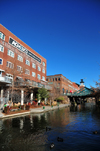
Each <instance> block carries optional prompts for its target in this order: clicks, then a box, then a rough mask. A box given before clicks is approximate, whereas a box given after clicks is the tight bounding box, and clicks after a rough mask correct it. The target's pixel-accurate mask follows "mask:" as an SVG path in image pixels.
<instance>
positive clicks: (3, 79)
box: [0, 76, 12, 84]
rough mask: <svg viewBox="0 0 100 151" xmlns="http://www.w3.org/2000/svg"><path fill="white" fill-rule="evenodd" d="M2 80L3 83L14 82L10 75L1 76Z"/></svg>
mask: <svg viewBox="0 0 100 151" xmlns="http://www.w3.org/2000/svg"><path fill="white" fill-rule="evenodd" d="M0 82H3V83H9V84H10V83H12V80H11V78H9V77H8V76H4V77H3V76H1V77H0Z"/></svg>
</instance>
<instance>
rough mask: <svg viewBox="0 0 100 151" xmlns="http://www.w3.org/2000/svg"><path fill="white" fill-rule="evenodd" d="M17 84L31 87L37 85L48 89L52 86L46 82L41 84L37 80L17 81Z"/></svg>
mask: <svg viewBox="0 0 100 151" xmlns="http://www.w3.org/2000/svg"><path fill="white" fill-rule="evenodd" d="M15 86H31V87H37V88H42V87H43V88H45V89H47V90H51V89H52V87H51V86H49V85H47V84H46V85H45V84H41V83H39V82H35V81H25V82H24V81H16V82H15Z"/></svg>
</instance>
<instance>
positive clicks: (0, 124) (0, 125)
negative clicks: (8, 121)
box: [0, 120, 3, 133]
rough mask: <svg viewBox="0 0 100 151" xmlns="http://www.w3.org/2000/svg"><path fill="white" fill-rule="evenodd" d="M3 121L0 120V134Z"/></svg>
mask: <svg viewBox="0 0 100 151" xmlns="http://www.w3.org/2000/svg"><path fill="white" fill-rule="evenodd" d="M2 127H3V121H2V120H0V133H2Z"/></svg>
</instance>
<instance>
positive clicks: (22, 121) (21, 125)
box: [20, 118, 24, 130]
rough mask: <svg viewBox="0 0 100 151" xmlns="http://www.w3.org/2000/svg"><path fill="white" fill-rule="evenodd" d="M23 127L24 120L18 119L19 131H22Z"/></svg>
mask: <svg viewBox="0 0 100 151" xmlns="http://www.w3.org/2000/svg"><path fill="white" fill-rule="evenodd" d="M23 127H24V119H23V118H20V130H22V129H23Z"/></svg>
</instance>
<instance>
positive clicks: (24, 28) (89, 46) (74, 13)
mask: <svg viewBox="0 0 100 151" xmlns="http://www.w3.org/2000/svg"><path fill="white" fill-rule="evenodd" d="M0 23H1V24H2V25H3V26H5V27H6V28H7V29H9V30H10V31H11V32H12V33H13V34H15V35H16V36H17V37H19V38H20V39H21V40H22V41H24V42H25V43H26V44H28V45H29V46H30V47H31V48H33V49H34V50H35V51H37V52H38V53H39V54H40V55H42V56H43V57H44V58H46V59H47V75H54V74H63V75H64V76H65V77H66V78H68V79H69V80H71V81H73V82H76V83H80V79H82V78H83V79H84V82H85V84H86V86H87V87H90V85H92V86H95V81H97V80H98V79H99V75H100V66H99V63H100V60H99V58H100V0H0Z"/></svg>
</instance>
